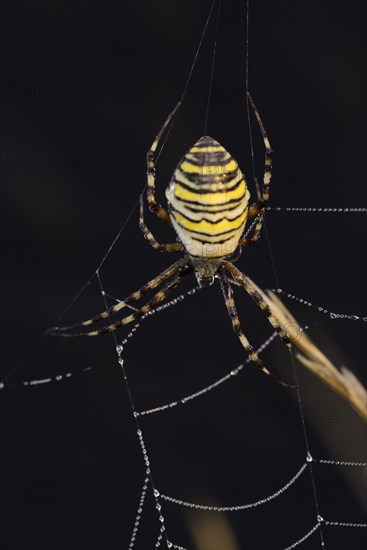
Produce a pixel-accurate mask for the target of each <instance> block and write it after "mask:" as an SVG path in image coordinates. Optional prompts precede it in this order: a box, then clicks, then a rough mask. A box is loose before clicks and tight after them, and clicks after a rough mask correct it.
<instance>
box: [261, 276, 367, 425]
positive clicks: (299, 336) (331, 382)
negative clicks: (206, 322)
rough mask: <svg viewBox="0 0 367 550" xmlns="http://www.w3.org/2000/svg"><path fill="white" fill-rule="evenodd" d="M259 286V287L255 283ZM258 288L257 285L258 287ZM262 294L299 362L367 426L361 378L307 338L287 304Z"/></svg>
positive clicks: (364, 396) (366, 394) (365, 397)
mask: <svg viewBox="0 0 367 550" xmlns="http://www.w3.org/2000/svg"><path fill="white" fill-rule="evenodd" d="M253 284H254V285H255V283H253ZM255 286H256V285H255ZM256 288H257V290H258V292H259V293H260V294H261V296H262V297H263V298H264V300H265V301H266V303H267V304H268V306H269V307H270V309H271V311H272V313H273V315H274V317H275V318H276V320H277V321H278V323H279V324H280V325H281V326H282V327H283V329H284V330H285V331H286V332H287V334H288V336H289V338H290V339H291V341H292V344H293V346H294V347H295V348H296V350H297V351H295V356H296V358H297V359H298V360H299V361H300V363H302V364H303V365H304V366H305V367H307V368H308V369H309V370H310V371H311V372H312V373H313V374H315V375H316V376H318V377H319V378H321V380H322V381H323V382H325V384H327V385H328V386H329V387H330V388H331V389H333V390H334V391H335V392H336V393H338V394H339V395H341V396H342V397H343V398H344V399H345V400H346V401H347V402H348V403H349V404H350V405H351V406H352V407H353V408H354V409H355V410H356V411H357V413H358V414H359V415H360V416H361V417H362V418H363V420H365V421H366V422H367V391H366V388H365V387H364V386H363V385H362V384H361V382H360V381H359V380H358V378H357V377H356V376H355V375H354V374H353V373H352V372H351V371H350V370H349V369H347V368H346V367H341V369H340V370H339V369H338V368H337V367H335V365H333V363H331V361H330V360H329V359H328V358H327V357H326V355H324V354H323V353H322V351H321V350H320V349H319V348H318V347H317V346H316V345H315V344H314V342H313V341H312V340H311V338H309V336H307V334H306V333H305V332H304V330H303V329H302V328H301V327H300V325H299V323H298V322H297V321H296V319H295V318H294V317H293V316H292V315H291V313H290V312H289V311H288V309H287V308H286V307H285V305H284V304H283V302H282V301H281V300H280V299H279V298H278V296H276V295H275V294H274V293H273V292H271V291H268V293H267V294H265V293H264V292H263V291H262V290H261V289H260V288H259V287H257V286H256Z"/></svg>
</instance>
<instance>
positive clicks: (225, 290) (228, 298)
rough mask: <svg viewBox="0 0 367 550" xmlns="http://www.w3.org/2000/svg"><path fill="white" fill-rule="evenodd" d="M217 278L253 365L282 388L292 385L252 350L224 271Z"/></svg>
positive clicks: (228, 309) (233, 322)
mask: <svg viewBox="0 0 367 550" xmlns="http://www.w3.org/2000/svg"><path fill="white" fill-rule="evenodd" d="M219 278H220V284H221V287H222V292H223V296H224V300H225V303H226V307H227V311H228V314H229V316H230V319H231V321H232V327H233V330H234V332H235V333H236V335H237V336H238V339H239V340H240V342H241V344H242V345H243V347H244V348H245V349H246V351H247V352H248V354H249V357H250V359H251V360H252V361H253V362H254V363H255V365H256V366H257V368H258V369H260V370H261V371H262V372H264V373H265V374H267V375H268V376H270V378H272V379H273V380H274V381H275V382H277V384H279V385H280V386H283V387H284V388H292V387H293V386H291V385H289V384H287V383H286V382H284V381H283V380H281V379H280V378H278V377H277V376H275V374H273V373H272V372H270V371H269V370H268V369H267V368H266V367H265V365H264V363H263V362H262V361H261V359H260V357H259V356H258V354H257V353H256V351H255V350H254V348H253V347H252V345H251V344H250V342H249V341H248V340H247V338H246V336H245V334H244V333H243V330H242V328H241V323H240V320H239V318H238V313H237V309H236V305H235V303H234V299H233V289H232V287H231V285H230V284H229V281H228V279H227V275H226V274H225V272H224V271H222V272H220V277H219Z"/></svg>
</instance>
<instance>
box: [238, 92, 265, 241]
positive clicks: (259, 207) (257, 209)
mask: <svg viewBox="0 0 367 550" xmlns="http://www.w3.org/2000/svg"><path fill="white" fill-rule="evenodd" d="M247 97H248V99H249V101H250V104H251V107H252V109H253V111H254V113H255V117H256V120H257V123H258V125H259V127H260V131H261V135H262V138H263V141H264V145H265V170H264V176H263V184H262V189H261V190H260V189H259V186H258V183H257V181H256V182H255V184H256V190H257V197H258V202H257V203H255V204H253V205H252V206H251V207H250V209H249V213H248V217H247V219H248V220H251V219H253V218H254V217H255V216H257V215H258V214H259V213H260V216H259V219H258V221H257V223H256V226H255V231H254V234H253V235H252V237H250V238H249V239H246V238H243V239H241V240H240V245H241V246H248V245H249V244H253V243H255V242H256V241H257V240H258V239H259V237H260V231H261V228H262V226H263V223H264V217H265V206H266V203H267V202H268V200H269V189H270V179H271V169H272V165H273V160H272V155H273V150H272V148H271V146H270V142H269V138H268V136H267V133H266V130H265V128H264V125H263V123H262V120H261V117H260V115H259V112H258V110H257V109H256V106H255V104H254V102H253V100H252V97H251V96H250V94H249V93H247Z"/></svg>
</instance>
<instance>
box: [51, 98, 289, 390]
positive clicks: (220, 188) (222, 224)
mask: <svg viewBox="0 0 367 550" xmlns="http://www.w3.org/2000/svg"><path fill="white" fill-rule="evenodd" d="M248 98H249V101H250V104H251V106H252V109H253V111H254V113H255V116H256V119H257V122H258V124H259V127H260V130H261V133H262V137H263V140H264V145H265V172H264V177H263V184H262V188H261V190H260V189H259V187H258V186H257V198H258V200H257V202H256V203H254V204H252V205H251V206H250V205H249V199H250V193H249V190H248V188H247V184H246V180H245V177H244V175H243V174H242V172H241V170H240V168H239V166H238V164H237V162H236V161H235V160H234V158H232V156H231V155H230V154H229V153H228V151H226V149H224V147H222V145H220V144H219V143H218V142H217V141H215V140H214V139H213V138H211V137H209V136H203V137H201V138H200V139H199V140H198V141H197V142H196V143H195V144H194V145H193V146H192V147H191V149H190V150H189V151H188V152H187V153H186V155H185V156H184V157H183V158H182V159H181V160H180V162H179V164H178V166H177V168H176V170H175V171H174V173H173V177H172V180H171V182H170V184H169V186H168V188H167V190H166V198H167V203H168V212H167V211H166V210H165V209H164V208H163V207H162V206H161V205H160V204H159V202H158V201H157V199H156V191H155V161H154V158H155V152H156V150H157V147H158V144H159V143H160V141H161V138H162V136H163V134H164V132H165V130H166V129H167V127H168V125H169V123H170V122H171V120H172V118H173V117H174V115H175V113H176V111H177V109H178V107H179V105H180V104H178V105H177V106H176V108H175V109H174V110H173V111H172V113H170V115H169V116H168V118H167V119H166V121H165V123H164V124H163V126H162V128H161V130H160V131H159V133H158V135H157V137H156V138H155V140H154V142H153V144H152V146H151V148H150V149H149V151H148V154H147V179H148V181H147V201H148V205H149V208H150V210H152V211H153V212H155V213H156V214H157V216H158V217H159V218H161V219H162V220H164V221H165V222H167V223H168V224H169V225H170V226H171V227H173V229H174V230H175V232H176V235H177V242H175V243H171V244H160V243H159V242H158V241H157V240H156V239H155V237H154V236H153V234H152V233H151V231H150V230H149V229H148V227H147V226H146V224H145V221H144V205H143V196H141V197H140V219H139V225H140V229H141V231H142V232H143V234H144V237H145V238H146V239H147V240H148V241H149V243H150V244H151V246H152V247H153V248H155V249H156V250H160V251H164V252H178V251H183V252H184V253H185V254H184V257H183V258H181V259H180V260H178V261H177V262H175V263H174V264H173V265H171V266H170V267H169V268H168V269H166V270H165V271H163V272H162V273H161V274H160V275H158V276H157V277H155V278H154V279H152V280H151V281H149V282H148V283H147V284H145V285H144V286H142V287H141V288H140V289H139V290H137V291H136V292H134V293H133V294H131V295H130V296H128V297H127V298H125V300H123V301H121V302H119V303H118V304H117V305H114V306H112V307H110V308H109V309H107V310H106V311H104V312H103V313H100V314H99V315H96V316H95V317H92V318H91V319H88V320H87V321H84V322H82V323H78V324H75V325H70V326H65V327H54V328H52V329H50V330H49V334H51V335H53V336H64V337H80V336H100V335H102V334H107V333H110V332H114V331H115V330H117V329H118V328H120V327H122V326H124V325H127V324H128V323H131V322H133V321H135V320H137V319H139V318H140V317H142V316H143V315H145V314H147V313H149V311H151V310H153V309H154V308H155V307H156V306H157V304H159V303H160V302H162V301H163V300H165V299H166V297H167V296H168V295H169V294H170V293H171V292H172V291H173V290H174V289H175V288H176V287H177V286H178V285H179V284H180V282H181V280H182V279H183V278H184V277H186V276H187V275H189V274H190V273H192V272H194V273H195V275H196V278H197V281H198V283H199V285H200V286H209V285H211V284H212V283H213V282H214V281H215V280H219V282H220V285H221V288H222V292H223V295H224V299H225V304H226V307H227V310H228V314H229V317H230V319H231V322H232V326H233V329H234V331H235V333H236V335H237V336H238V338H239V340H240V342H241V344H242V346H243V347H244V348H245V349H246V350H247V352H248V354H249V356H250V358H251V359H252V361H253V362H254V363H255V365H256V366H257V367H258V368H259V369H261V370H262V371H263V372H264V373H266V374H267V375H268V376H270V377H271V378H273V379H274V380H275V381H276V382H277V383H279V384H280V385H282V386H286V387H289V385H288V384H286V383H285V382H283V381H282V380H280V379H279V378H278V377H277V376H275V375H274V374H272V373H271V372H270V371H269V370H268V369H267V368H266V367H265V365H264V364H263V362H262V361H261V359H260V358H259V356H258V355H257V353H256V352H255V350H254V348H253V347H252V346H251V344H250V342H249V341H248V339H247V338H246V336H245V334H244V333H243V331H242V328H241V324H240V321H239V318H238V314H237V310H236V306H235V303H234V299H233V291H232V286H231V284H232V283H235V284H236V285H238V286H242V287H243V288H244V289H245V290H246V291H247V292H248V294H249V295H250V296H251V298H252V299H253V300H254V301H255V302H256V303H257V304H258V306H260V308H261V309H262V311H263V312H264V313H265V315H266V316H267V318H268V320H269V321H270V323H271V324H272V326H273V328H274V329H275V330H276V332H277V333H278V335H279V336H280V338H281V339H282V340H283V342H285V344H286V345H287V346H288V347H289V348H290V347H291V343H290V341H289V338H288V336H287V334H286V333H285V331H284V330H283V329H282V327H281V326H280V325H279V324H278V323H277V321H276V320H275V318H274V317H273V315H272V313H271V311H270V309H269V307H268V305H267V304H266V302H265V301H264V300H263V298H262V297H261V295H260V294H259V292H258V291H257V289H256V287H255V286H254V284H253V283H252V281H251V279H249V278H248V277H247V276H246V275H244V274H243V273H241V271H239V270H238V269H237V268H236V267H235V266H234V265H233V262H234V261H236V260H237V259H238V257H239V256H240V252H241V249H242V248H243V247H246V246H248V245H250V244H253V243H255V242H256V241H257V240H258V239H259V237H260V231H261V228H262V225H263V221H264V215H265V205H266V203H267V201H268V199H269V184H270V177H271V167H272V149H271V147H270V143H269V139H268V137H267V134H266V131H265V128H264V126H263V123H262V121H261V118H260V115H259V113H258V111H257V109H256V107H255V105H254V103H253V101H252V98H251V96H250V95H248ZM255 217H257V220H256V224H255V229H254V232H253V234H252V236H251V237H249V238H246V237H245V236H243V235H244V228H245V225H246V221H247V220H252V219H254V218H255ZM228 275H229V276H230V277H228ZM153 290H157V292H156V293H155V295H154V296H153V297H152V298H151V299H150V300H149V301H147V303H146V304H145V305H143V306H142V307H140V309H137V310H136V311H135V312H134V313H131V314H129V315H127V316H126V317H124V318H123V319H121V320H119V321H116V322H115V323H113V324H110V325H108V326H105V327H104V328H101V329H99V330H92V331H88V329H87V330H85V331H84V332H80V329H83V328H86V327H90V326H91V325H94V324H95V323H97V322H98V321H102V320H104V319H107V318H109V317H110V316H111V315H114V314H115V313H118V312H119V311H121V310H122V309H124V308H125V307H126V306H129V305H130V304H132V303H134V302H136V301H137V300H139V299H140V298H141V297H142V296H144V295H145V294H147V293H148V292H151V291H153ZM78 330H79V332H78Z"/></svg>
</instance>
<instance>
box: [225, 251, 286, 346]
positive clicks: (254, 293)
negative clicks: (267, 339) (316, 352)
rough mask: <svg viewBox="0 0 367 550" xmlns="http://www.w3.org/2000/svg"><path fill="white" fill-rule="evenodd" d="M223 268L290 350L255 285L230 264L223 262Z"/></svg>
mask: <svg viewBox="0 0 367 550" xmlns="http://www.w3.org/2000/svg"><path fill="white" fill-rule="evenodd" d="M223 265H224V267H225V268H226V269H227V270H228V271H229V272H230V274H231V275H232V277H233V279H234V280H235V281H237V282H238V283H240V285H241V286H242V287H243V288H244V289H245V290H246V292H247V293H248V294H249V295H250V296H251V298H252V299H253V300H254V301H255V303H256V304H257V305H258V306H259V307H260V308H261V310H262V311H263V313H265V315H266V316H267V318H268V320H269V322H270V324H271V325H272V327H273V328H274V330H275V331H276V332H277V334H278V336H279V337H280V338H281V339H282V340H283V342H284V343H285V345H286V346H287V347H288V348H289V349H290V350H292V349H293V348H292V344H291V341H290V339H289V337H288V335H287V333H286V332H285V330H284V329H283V328H282V327H281V326H280V325H279V323H278V322H277V320H276V319H275V317H274V315H273V314H272V312H271V309H270V307H269V306H268V304H267V303H266V302H265V300H264V298H263V297H262V296H261V294H260V293H259V292H258V290H257V288H256V286H255V283H254V282H253V281H251V279H250V278H249V277H247V276H246V275H244V273H242V272H241V271H240V270H239V269H237V267H235V266H234V265H233V264H232V263H231V262H226V261H224V262H223Z"/></svg>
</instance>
